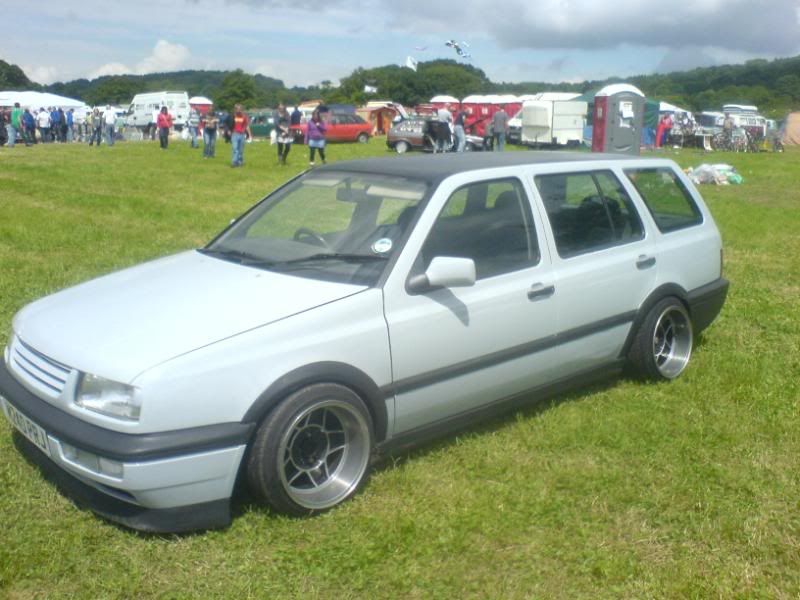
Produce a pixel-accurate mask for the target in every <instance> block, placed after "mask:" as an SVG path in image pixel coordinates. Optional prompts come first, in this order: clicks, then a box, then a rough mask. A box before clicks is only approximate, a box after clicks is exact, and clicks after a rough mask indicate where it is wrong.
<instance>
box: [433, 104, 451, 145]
mask: <svg viewBox="0 0 800 600" xmlns="http://www.w3.org/2000/svg"><path fill="white" fill-rule="evenodd" d="M452 122H453V113H451V112H450V111H449V110H448V109H447V107H446V106H443V107H442V108H440V109H439V110H437V111H436V148H435V149H434V150H435V151H438V152H446V151H447V149H448V148H449V147H450V143H451V138H450V134H451V131H450V125H451V123H452Z"/></svg>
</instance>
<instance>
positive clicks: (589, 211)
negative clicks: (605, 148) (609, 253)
mask: <svg viewBox="0 0 800 600" xmlns="http://www.w3.org/2000/svg"><path fill="white" fill-rule="evenodd" d="M534 182H535V184H536V188H537V189H538V190H539V194H540V196H541V197H542V202H543V203H544V206H545V209H546V211H547V217H548V219H549V220H550V227H551V228H552V230H553V236H554V237H555V243H556V250H558V254H559V256H561V257H562V258H569V257H572V256H577V255H579V254H585V253H587V252H593V251H595V250H600V249H603V248H608V247H611V246H617V245H620V244H627V243H629V242H633V241H636V240H641V239H642V238H643V237H644V228H643V227H642V222H641V220H640V219H639V214H638V213H637V212H636V209H635V208H634V205H633V202H632V201H631V199H630V197H629V196H628V194H627V192H626V191H625V188H623V187H622V185H621V184H620V182H619V180H618V179H617V178H616V176H615V175H614V174H613V173H612V172H611V171H595V172H587V173H558V174H553V175H538V176H536V177H535V178H534Z"/></svg>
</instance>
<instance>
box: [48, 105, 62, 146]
mask: <svg viewBox="0 0 800 600" xmlns="http://www.w3.org/2000/svg"><path fill="white" fill-rule="evenodd" d="M60 133H61V119H60V117H59V114H58V109H57V108H56V107H55V106H53V107H51V108H50V141H51V142H57V141H59V139H61V138H60Z"/></svg>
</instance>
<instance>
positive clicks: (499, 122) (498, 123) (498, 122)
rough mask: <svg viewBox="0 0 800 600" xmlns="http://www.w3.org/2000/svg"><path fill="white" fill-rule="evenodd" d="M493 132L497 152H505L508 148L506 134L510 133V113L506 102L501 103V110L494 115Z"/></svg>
mask: <svg viewBox="0 0 800 600" xmlns="http://www.w3.org/2000/svg"><path fill="white" fill-rule="evenodd" d="M492 133H493V135H494V150H495V152H503V151H504V150H505V149H506V134H507V133H508V113H507V112H506V105H505V104H501V105H500V110H498V111H497V112H496V113H494V116H492Z"/></svg>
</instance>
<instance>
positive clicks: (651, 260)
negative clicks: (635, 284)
mask: <svg viewBox="0 0 800 600" xmlns="http://www.w3.org/2000/svg"><path fill="white" fill-rule="evenodd" d="M655 264H656V257H655V256H645V255H644V254H642V255H641V256H640V257H639V258H638V259H637V260H636V268H637V269H639V270H642V269H649V268H650V267H652V266H653V265H655Z"/></svg>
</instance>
